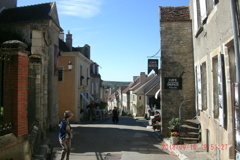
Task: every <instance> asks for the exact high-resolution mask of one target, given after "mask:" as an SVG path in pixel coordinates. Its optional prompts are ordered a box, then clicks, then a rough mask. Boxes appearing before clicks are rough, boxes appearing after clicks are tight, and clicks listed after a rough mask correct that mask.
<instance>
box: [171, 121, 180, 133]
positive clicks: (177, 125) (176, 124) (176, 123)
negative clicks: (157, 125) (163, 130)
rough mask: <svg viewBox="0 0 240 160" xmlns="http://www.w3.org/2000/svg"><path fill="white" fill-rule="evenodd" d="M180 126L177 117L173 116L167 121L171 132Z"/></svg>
mask: <svg viewBox="0 0 240 160" xmlns="http://www.w3.org/2000/svg"><path fill="white" fill-rule="evenodd" d="M179 127H180V121H179V118H173V119H172V120H171V121H169V127H168V129H170V130H171V132H173V131H178V130H179Z"/></svg>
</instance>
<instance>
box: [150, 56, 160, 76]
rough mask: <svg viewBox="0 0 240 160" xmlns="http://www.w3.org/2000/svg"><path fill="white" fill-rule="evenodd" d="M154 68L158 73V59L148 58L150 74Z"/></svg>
mask: <svg viewBox="0 0 240 160" xmlns="http://www.w3.org/2000/svg"><path fill="white" fill-rule="evenodd" d="M152 70H154V71H155V73H156V74H157V73H158V59H148V74H149V73H150V72H151V71H152Z"/></svg>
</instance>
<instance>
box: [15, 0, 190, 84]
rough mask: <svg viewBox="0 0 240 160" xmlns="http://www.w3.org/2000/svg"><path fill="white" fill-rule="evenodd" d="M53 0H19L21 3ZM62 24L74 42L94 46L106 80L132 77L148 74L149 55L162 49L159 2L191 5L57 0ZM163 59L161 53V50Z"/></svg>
mask: <svg viewBox="0 0 240 160" xmlns="http://www.w3.org/2000/svg"><path fill="white" fill-rule="evenodd" d="M46 2H52V1H49V0H18V4H17V6H18V7H19V6H26V5H34V4H40V3H46ZM55 2H56V3H57V10H58V15H59V20H60V25H61V27H62V29H63V30H64V33H65V34H66V33H67V32H68V31H70V33H71V34H73V46H75V47H77V46H84V45H85V44H88V45H90V46H91V59H92V60H93V61H94V62H96V63H98V65H99V66H100V69H99V72H100V74H101V78H102V80H111V81H132V80H133V76H139V75H140V72H145V73H146V74H147V60H148V57H150V56H153V55H155V54H156V53H157V52H158V51H159V49H160V27H159V26H160V24H159V10H158V8H159V6H187V5H189V0H56V1H55ZM157 56H158V57H157V58H158V59H159V57H160V53H158V54H157Z"/></svg>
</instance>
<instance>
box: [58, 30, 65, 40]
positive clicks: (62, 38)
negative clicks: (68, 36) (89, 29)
mask: <svg viewBox="0 0 240 160" xmlns="http://www.w3.org/2000/svg"><path fill="white" fill-rule="evenodd" d="M59 39H61V40H63V41H64V32H60V34H59Z"/></svg>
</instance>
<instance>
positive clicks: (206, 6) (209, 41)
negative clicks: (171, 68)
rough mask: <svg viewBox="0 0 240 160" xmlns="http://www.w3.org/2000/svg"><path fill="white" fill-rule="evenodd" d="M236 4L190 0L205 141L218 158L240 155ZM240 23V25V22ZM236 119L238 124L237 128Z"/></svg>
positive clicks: (199, 101)
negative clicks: (234, 24) (235, 88)
mask: <svg viewBox="0 0 240 160" xmlns="http://www.w3.org/2000/svg"><path fill="white" fill-rule="evenodd" d="M235 5H237V6H238V7H237V8H239V4H238V1H230V0H225V1H218V0H217V1H206V2H205V1H203V3H201V4H199V3H198V1H196V0H192V1H191V3H190V9H191V18H192V22H193V23H192V30H193V33H192V35H193V37H194V38H193V45H194V47H193V48H194V68H195V69H194V70H195V79H196V107H197V108H196V109H197V111H198V119H199V121H200V122H201V128H202V143H203V144H209V147H208V148H207V151H208V152H210V153H211V154H213V155H214V156H215V157H216V159H235V158H236V159H240V142H239V118H240V117H239V109H237V107H239V106H236V110H234V103H233V101H232V100H233V97H234V94H233V93H234V89H233V88H232V83H234V82H236V80H237V78H236V75H238V74H239V73H236V67H237V66H236V64H237V61H236V60H238V58H237V57H236V55H238V54H239V53H238V52H239V51H238V50H237V49H234V48H235V47H237V46H239V44H236V43H235V44H234V41H235V42H237V41H238V39H239V37H238V35H239V28H238V31H237V32H236V35H234V27H233V19H236V17H233V18H232V15H231V13H232V12H233V13H236V14H239V13H237V12H236V11H237V10H236V8H234V7H232V6H235ZM236 20H237V19H236ZM234 21H235V20H234ZM238 21H239V20H238ZM237 24H238V26H239V22H238V23H237ZM235 27H236V26H235ZM238 72H239V71H238ZM237 94H239V93H237ZM237 99H238V98H237ZM234 112H235V115H236V117H235V115H234ZM234 121H235V122H236V124H235V125H236V126H238V127H236V132H235V130H234ZM234 141H236V142H234ZM235 144H237V146H235ZM211 146H213V147H211ZM223 148H224V149H223ZM234 149H236V152H235V150H234ZM235 155H236V157H235Z"/></svg>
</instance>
